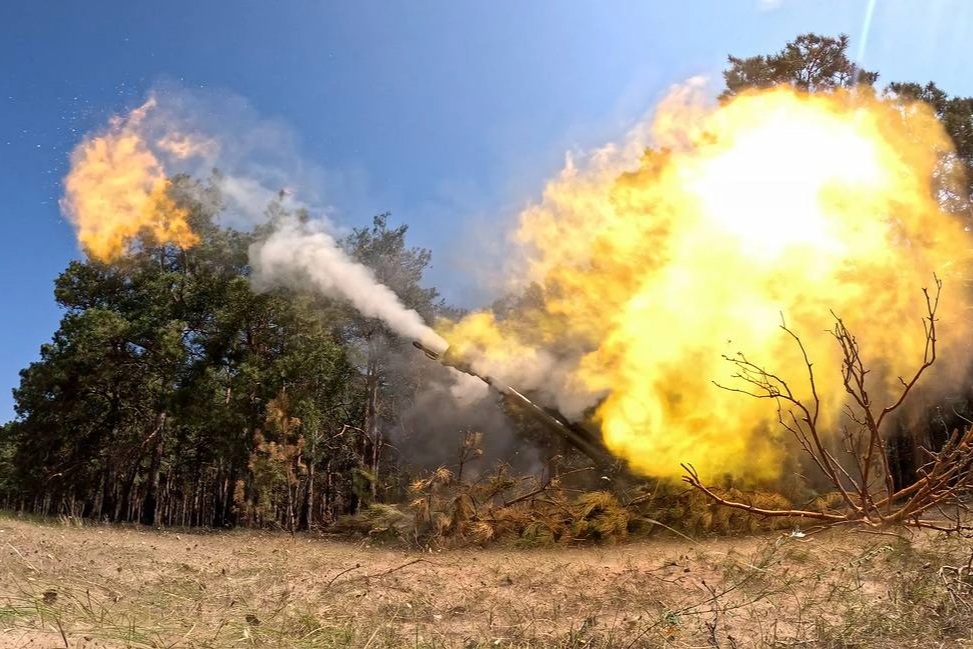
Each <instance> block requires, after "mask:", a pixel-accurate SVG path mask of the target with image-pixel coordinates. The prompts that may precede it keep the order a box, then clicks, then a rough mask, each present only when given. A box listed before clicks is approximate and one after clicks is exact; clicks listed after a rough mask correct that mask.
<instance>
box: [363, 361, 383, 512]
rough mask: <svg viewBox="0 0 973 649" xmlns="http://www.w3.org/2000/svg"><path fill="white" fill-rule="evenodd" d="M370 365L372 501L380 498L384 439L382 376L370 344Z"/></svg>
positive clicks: (367, 422) (368, 423) (367, 387)
mask: <svg viewBox="0 0 973 649" xmlns="http://www.w3.org/2000/svg"><path fill="white" fill-rule="evenodd" d="M368 356H369V358H368V366H367V368H366V371H365V433H366V434H367V436H368V441H370V442H371V445H372V448H371V451H372V452H371V454H370V455H371V456H370V457H367V458H365V464H366V466H368V469H369V472H370V473H371V484H370V485H369V490H370V492H371V496H372V501H373V502H374V501H376V500H377V499H378V479H379V468H380V462H381V457H382V440H381V439H380V436H381V433H380V432H379V427H378V392H379V383H380V377H379V374H378V362H377V360H376V359H375V351H374V349H372V348H371V344H369V353H368Z"/></svg>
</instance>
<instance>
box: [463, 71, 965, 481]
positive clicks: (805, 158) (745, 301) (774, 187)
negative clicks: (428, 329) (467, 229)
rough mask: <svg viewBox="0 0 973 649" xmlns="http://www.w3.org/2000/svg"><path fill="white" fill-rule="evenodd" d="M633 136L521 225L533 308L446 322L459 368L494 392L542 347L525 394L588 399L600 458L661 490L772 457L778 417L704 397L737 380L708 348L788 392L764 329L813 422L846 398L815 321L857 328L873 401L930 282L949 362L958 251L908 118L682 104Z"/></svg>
mask: <svg viewBox="0 0 973 649" xmlns="http://www.w3.org/2000/svg"><path fill="white" fill-rule="evenodd" d="M651 133H652V137H653V141H654V143H655V144H656V146H657V147H658V146H659V145H662V147H663V148H656V149H652V150H648V151H647V152H646V153H645V154H644V156H643V157H642V159H641V160H636V161H635V163H634V164H632V162H631V161H630V160H627V159H624V155H623V153H622V152H623V151H624V150H625V149H627V148H630V147H626V146H623V147H612V148H607V149H605V150H604V151H601V152H599V153H598V154H597V155H595V156H594V157H593V161H592V163H591V164H590V165H589V166H587V167H585V168H579V166H577V165H575V164H574V163H573V162H572V161H569V164H568V166H567V168H566V169H565V170H564V171H563V172H562V174H561V175H560V176H559V177H558V178H556V179H554V180H553V181H551V182H550V183H549V184H548V186H547V188H546V190H545V193H544V197H543V200H542V202H541V203H540V204H538V205H535V206H532V207H531V208H529V209H527V210H526V211H525V212H523V213H522V215H521V218H520V225H519V229H518V230H517V233H516V240H517V242H518V243H519V244H520V245H521V246H522V248H523V250H524V252H525V256H526V260H527V263H526V272H525V279H526V280H527V282H536V283H537V284H539V285H540V286H541V287H543V299H541V300H540V302H539V304H537V305H534V306H533V307H532V308H530V309H527V310H520V311H517V312H516V315H515V316H514V317H512V318H509V319H506V320H504V319H498V318H492V317H486V316H485V315H483V314H474V315H473V316H471V317H468V318H466V319H464V320H462V321H461V322H459V323H455V324H452V325H449V326H447V327H445V328H444V333H445V335H446V337H447V339H452V341H453V342H454V344H457V345H458V348H459V349H461V350H464V351H466V352H467V353H470V354H471V355H472V357H473V358H472V360H473V363H474V367H479V368H480V369H481V370H483V368H484V367H487V368H488V370H486V371H488V373H492V374H494V375H497V376H501V377H503V376H504V375H505V374H506V378H507V380H509V381H510V382H512V383H513V382H516V381H517V380H518V379H519V378H520V377H522V376H523V374H522V373H521V371H520V370H519V369H518V368H517V367H514V364H515V363H516V362H521V363H522V362H523V360H524V359H526V358H531V357H532V354H533V355H536V354H537V353H538V351H537V350H547V351H549V352H550V353H552V354H554V355H557V356H558V357H559V358H561V359H562V365H561V366H560V368H561V370H564V367H565V364H566V368H567V369H566V370H564V373H565V376H562V377H558V378H556V379H552V382H553V383H554V384H555V385H557V386H559V387H557V389H556V390H552V389H551V386H550V385H545V384H544V383H543V382H540V383H537V384H535V385H531V386H527V387H533V388H536V389H538V390H540V391H542V392H544V391H545V390H546V391H547V392H552V391H553V392H556V393H557V392H560V393H563V392H564V391H566V390H567V391H571V390H573V391H574V392H575V393H578V392H579V391H580V392H586V393H587V398H588V400H589V405H590V404H597V410H596V411H595V413H594V420H595V421H596V422H597V423H598V424H599V425H600V427H601V431H602V434H603V436H604V439H605V442H606V444H607V445H608V447H609V448H610V449H611V450H612V451H613V452H614V453H616V454H618V455H619V456H620V457H623V458H625V459H626V460H627V461H628V462H629V463H630V465H631V466H632V467H633V468H634V469H636V470H638V471H640V472H643V473H645V474H649V475H655V476H660V477H661V476H676V475H678V474H679V473H681V469H680V466H679V465H680V463H682V462H690V463H692V464H694V465H695V467H696V468H697V469H698V470H699V471H700V474H701V475H703V476H704V477H710V478H713V477H718V476H720V475H723V474H727V473H728V474H732V475H736V476H740V477H744V478H748V479H752V480H764V481H767V480H773V479H775V478H777V477H778V476H779V473H780V471H781V464H782V460H783V453H784V452H783V450H782V445H781V443H780V439H779V435H780V426H779V424H778V421H777V410H776V406H775V404H774V403H773V402H772V401H771V400H758V399H752V398H748V397H746V396H743V395H741V394H739V393H736V392H732V391H728V390H726V389H723V388H721V387H719V386H718V385H717V383H718V384H720V385H724V386H729V387H746V386H744V385H741V384H740V382H739V380H738V379H734V377H733V376H732V374H733V367H732V365H731V364H730V363H729V362H728V361H727V360H726V359H725V358H724V356H725V355H729V356H732V355H734V354H736V353H738V352H742V353H745V354H746V355H747V358H748V359H751V360H752V361H754V362H756V363H758V364H760V365H762V366H764V367H766V368H767V369H770V370H773V371H775V372H777V373H779V374H780V375H781V376H782V377H783V378H784V379H785V380H787V381H788V382H789V384H790V385H791V387H792V388H793V389H794V390H795V392H796V393H797V396H799V397H801V398H808V397H809V393H808V387H807V386H808V381H807V368H806V366H805V363H804V361H803V358H802V357H801V354H800V350H799V349H798V348H797V347H796V345H795V344H794V341H793V339H791V338H789V337H788V336H787V335H786V334H784V333H783V332H782V330H781V329H780V324H781V319H782V318H783V319H784V320H785V321H786V323H787V325H788V327H790V328H791V329H793V330H794V331H795V332H797V333H798V334H799V335H800V336H801V339H802V341H803V342H804V344H805V346H806V348H807V351H808V354H809V356H810V358H811V361H812V362H813V367H814V372H815V375H816V378H817V385H818V389H819V392H820V396H821V400H822V416H823V424H824V425H825V426H833V425H835V424H836V423H837V422H838V421H839V418H840V416H841V408H842V406H843V405H844V399H845V391H844V388H843V386H842V384H841V376H840V357H839V356H838V354H837V351H838V350H837V347H836V344H835V341H834V340H833V338H832V337H830V336H829V335H828V334H827V333H826V331H827V330H829V329H830V328H831V326H832V324H833V316H832V314H831V312H832V311H834V312H835V313H836V314H837V315H839V316H840V317H842V318H843V319H844V320H845V322H846V323H847V325H848V326H849V328H850V329H851V330H852V331H853V332H854V333H855V334H856V335H857V337H858V339H859V341H860V343H861V345H862V351H863V354H864V356H865V357H866V362H868V363H869V364H871V366H872V367H873V368H874V369H875V374H874V375H870V378H871V379H872V380H873V381H874V383H873V386H872V389H873V390H874V391H875V395H874V396H875V397H876V398H877V399H878V400H879V401H880V400H881V399H882V398H883V397H884V396H885V395H886V394H887V393H888V391H887V388H890V387H892V385H893V383H894V382H895V381H897V377H898V376H902V375H906V374H908V373H909V372H910V371H914V369H915V367H916V366H917V365H918V364H919V363H921V361H922V357H923V349H924V344H925V336H924V330H923V327H922V323H921V318H922V316H923V315H924V313H925V303H924V302H923V296H922V292H921V290H922V288H923V287H928V286H930V285H931V284H932V282H933V274H934V273H938V274H939V276H940V277H941V278H942V279H943V280H944V285H945V288H944V298H943V302H942V304H941V306H940V310H939V318H940V322H939V323H938V324H939V328H940V346H941V349H942V352H943V353H942V356H944V357H949V356H950V355H954V356H955V355H956V354H958V353H959V351H958V349H959V346H960V344H961V341H962V340H963V339H964V337H965V336H966V335H967V324H966V308H967V300H966V297H965V291H966V286H965V283H966V278H967V277H968V272H969V269H970V263H969V262H970V240H969V238H968V235H967V234H966V232H965V231H964V229H963V227H962V225H961V224H960V223H959V222H958V220H956V219H955V218H954V217H951V216H948V215H946V214H944V213H943V212H942V211H941V210H940V208H939V206H938V204H937V201H936V196H935V192H934V190H933V180H932V179H933V175H934V172H935V171H936V170H937V163H938V161H940V160H942V156H943V155H944V153H946V152H947V151H949V149H950V144H949V140H948V138H947V136H946V135H945V133H944V131H943V130H942V128H941V126H940V124H939V123H938V122H937V120H936V119H935V117H934V116H933V114H932V112H931V111H930V110H928V109H927V108H926V107H924V106H920V105H903V104H899V103H895V102H893V101H891V100H883V99H881V98H876V97H873V96H870V95H865V94H861V95H852V94H848V93H842V92H839V93H834V94H829V95H807V94H800V93H796V92H794V91H791V90H789V89H774V90H770V91H762V92H754V93H751V94H746V95H743V96H740V97H738V98H736V99H734V100H733V101H732V102H730V103H728V104H726V105H723V106H719V107H714V108H709V109H704V108H702V107H701V106H700V104H699V103H698V102H695V101H686V100H685V97H682V96H680V97H676V98H675V99H673V100H670V101H666V102H663V104H662V105H661V106H660V108H659V110H658V112H657V114H656V116H655V119H654V121H653V122H652V124H651ZM629 144H630V143H629ZM939 169H940V171H941V167H940V168H939ZM963 353H964V354H965V352H963ZM559 396H560V395H559V394H555V395H554V398H555V400H556V399H557V398H558V397H559Z"/></svg>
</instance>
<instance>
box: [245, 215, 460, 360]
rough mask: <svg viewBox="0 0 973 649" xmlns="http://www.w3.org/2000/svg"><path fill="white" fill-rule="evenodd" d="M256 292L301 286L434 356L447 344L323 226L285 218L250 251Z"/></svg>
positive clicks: (444, 348) (442, 350)
mask: <svg viewBox="0 0 973 649" xmlns="http://www.w3.org/2000/svg"><path fill="white" fill-rule="evenodd" d="M250 264H251V266H252V268H253V282H254V286H255V288H257V289H266V288H269V287H271V286H275V285H283V286H291V287H298V288H299V287H305V286H308V285H310V286H312V287H313V288H314V289H315V290H317V291H319V292H320V293H321V294H323V295H326V296H328V297H333V298H340V299H343V300H346V301H348V302H349V303H350V304H351V305H352V306H354V307H355V308H356V309H357V310H358V311H359V312H360V313H361V314H362V315H364V316H366V317H369V318H378V319H380V320H382V321H383V322H384V323H385V324H387V325H388V326H389V327H390V328H391V329H392V330H394V331H395V332H396V333H398V334H399V335H401V336H404V337H406V338H411V339H413V340H418V341H420V342H422V343H423V344H424V345H426V346H427V347H429V348H430V349H433V350H434V351H436V352H437V353H442V352H444V351H445V350H446V347H447V343H446V341H445V340H443V339H442V337H440V336H439V335H438V334H437V333H436V332H435V331H433V330H432V329H431V328H430V327H429V326H428V325H426V323H425V322H423V320H422V317H421V316H420V315H419V314H418V313H416V312H415V311H414V310H412V309H409V308H406V307H405V305H403V304H402V301H401V300H400V299H399V297H398V296H397V295H396V294H395V292H394V291H392V289H390V288H389V287H387V286H385V285H384V284H381V283H380V282H379V281H378V280H377V279H376V278H375V275H374V273H373V272H372V271H371V269H369V268H368V267H366V266H364V265H362V264H360V263H358V262H357V261H355V260H354V259H352V258H351V257H349V256H348V254H347V253H346V252H345V251H344V250H343V249H342V248H341V246H340V245H339V244H338V242H337V241H335V239H334V237H332V236H331V235H330V234H329V233H328V232H327V231H325V227H324V224H323V223H321V222H315V221H307V222H301V221H299V220H298V219H284V220H283V221H282V222H281V223H280V225H279V226H278V227H277V229H276V230H275V231H274V232H273V234H271V235H270V236H269V237H268V238H267V239H266V240H264V241H261V242H258V243H255V244H253V245H252V246H251V247H250Z"/></svg>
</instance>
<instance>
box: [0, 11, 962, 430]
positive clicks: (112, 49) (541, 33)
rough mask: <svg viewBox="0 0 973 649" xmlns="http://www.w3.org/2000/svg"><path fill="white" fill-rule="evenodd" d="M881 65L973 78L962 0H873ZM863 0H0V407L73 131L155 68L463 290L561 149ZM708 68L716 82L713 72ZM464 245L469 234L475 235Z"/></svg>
mask: <svg viewBox="0 0 973 649" xmlns="http://www.w3.org/2000/svg"><path fill="white" fill-rule="evenodd" d="M873 4H874V11H873V20H872V21H871V23H870V25H869V26H870V28H869V29H868V38H867V41H866V42H865V47H864V49H863V55H864V64H865V66H866V67H869V68H872V69H877V70H878V71H879V72H881V75H882V76H881V79H880V81H881V82H889V81H893V80H901V81H912V80H914V81H923V82H924V81H927V80H935V81H937V83H939V85H940V86H941V87H943V88H944V89H946V90H947V91H948V92H951V93H953V94H959V95H973V77H971V76H970V75H969V73H968V67H969V63H970V59H969V49H968V43H969V42H971V40H973V39H971V37H973V3H970V2H968V0H930V2H914V1H912V0H876V1H875V2H874V3H873ZM868 6H869V2H868V1H867V0H779V1H777V2H774V1H771V0H681V1H679V2H662V1H659V2H654V1H653V2H650V1H648V0H645V1H641V2H636V1H635V0H630V1H625V2H622V1H612V0H599V1H598V2H581V1H580V0H579V1H567V0H531V1H530V2H523V1H518V0H501V1H494V2H472V1H460V0H440V1H438V2H434V1H431V0H429V1H427V0H409V1H408V2H403V1H399V0H386V1H383V2H378V1H372V2H370V1H362V2H336V1H335V2H325V1H316V2H312V1H311V0H292V1H286V0H281V1H278V2H267V1H266V0H258V1H253V0H234V1H233V2H216V1H215V0H209V1H207V0H193V1H185V0H168V1H167V2H164V3H151V2H131V1H130V0H129V1H126V2H119V1H115V0H99V1H96V2H82V1H81V0H57V1H55V0H4V2H2V3H0V224H2V226H3V232H4V234H5V237H4V243H5V246H4V251H3V254H2V255H0V299H2V303H3V305H4V308H3V315H2V317H0V421H5V420H6V419H8V418H10V417H11V416H12V415H13V409H12V399H11V396H10V388H12V387H14V386H15V385H16V384H17V382H18V375H17V373H18V371H19V370H20V368H22V367H24V366H26V365H27V364H28V363H30V362H31V361H32V360H35V359H36V358H37V351H38V347H39V346H40V345H41V344H42V343H43V342H45V341H47V340H49V339H50V336H51V334H52V333H53V332H54V330H55V329H56V327H57V322H58V319H59V317H60V313H59V311H58V309H57V307H56V305H55V304H54V301H53V297H52V288H53V280H54V278H55V277H56V275H57V274H58V273H59V272H60V271H61V270H62V269H63V268H64V267H65V266H66V265H67V263H68V262H69V261H70V260H71V259H72V258H75V257H77V256H78V254H79V253H78V250H77V246H76V244H75V240H74V233H73V231H72V229H71V227H70V225H69V224H68V223H67V222H66V221H65V220H64V218H63V217H62V216H61V214H60V213H59V210H58V206H57V201H58V198H59V197H60V193H61V185H60V183H61V179H62V178H63V175H64V173H65V172H66V169H67V159H68V155H69V153H70V151H71V149H72V147H73V146H74V145H75V144H77V143H78V141H79V140H80V139H81V137H82V136H83V134H84V133H85V132H86V131H89V130H91V129H96V128H99V127H101V126H102V125H103V124H104V123H105V121H106V120H107V118H108V117H109V116H110V115H112V114H114V113H118V112H121V111H124V110H126V109H129V108H131V107H133V106H135V105H137V104H138V103H141V101H142V100H144V98H145V96H146V93H147V92H148V91H149V90H150V89H151V88H153V87H154V86H156V85H158V84H160V83H168V84H179V85H182V86H184V87H186V88H189V89H194V88H204V89H207V90H216V91H220V92H227V93H233V94H236V95H239V96H242V97H243V98H245V99H246V100H247V101H248V102H249V104H250V106H251V107H252V108H253V110H254V111H256V112H257V113H258V114H259V115H261V116H263V117H265V118H269V119H274V120H278V121H280V122H282V123H284V124H286V125H287V126H288V128H289V129H291V130H292V131H293V132H294V133H296V134H297V136H298V148H299V150H300V154H301V156H302V158H303V159H304V160H306V161H308V162H309V164H313V165H317V166H320V167H321V168H322V169H323V170H324V171H325V172H326V177H327V178H328V179H329V182H328V186H327V187H325V189H324V193H325V194H326V196H325V200H326V201H328V202H329V203H331V204H333V205H334V206H335V208H336V213H335V220H336V221H338V222H339V223H341V224H344V225H348V226H353V225H358V224H362V223H365V222H366V221H367V219H368V218H370V216H371V215H372V214H375V213H378V212H382V211H386V210H390V211H392V213H393V216H394V219H395V220H396V221H397V222H406V223H408V224H409V225H410V228H411V230H410V232H411V233H412V243H414V244H416V245H422V246H425V247H429V248H431V249H432V250H433V254H434V269H433V272H432V273H431V275H430V277H429V279H430V281H431V283H433V284H435V285H437V286H439V287H440V288H441V289H442V290H443V291H444V293H445V294H446V296H447V297H448V298H450V299H451V300H453V301H456V302H464V303H467V304H469V303H470V302H471V301H475V300H476V296H477V295H478V293H477V291H476V284H475V281H474V280H473V278H472V275H473V274H472V273H470V268H469V264H470V263H471V258H472V259H475V250H476V244H477V237H478V234H477V233H481V232H483V231H484V228H494V229H495V228H500V227H502V224H503V223H505V222H508V221H509V218H510V216H511V215H512V214H514V213H516V212H517V210H518V209H519V208H520V207H522V206H523V205H525V204H526V203H527V202H528V201H530V200H531V199H532V198H534V197H537V196H538V195H539V192H540V191H541V189H542V188H543V184H544V180H545V179H546V178H548V177H550V176H551V175H552V174H553V173H555V172H556V171H557V169H559V168H560V166H561V164H562V163H563V160H564V154H565V151H567V150H569V149H578V148H581V149H584V148H590V147H593V146H598V145H599V144H602V143H604V142H607V141H611V140H613V139H617V138H618V137H619V136H620V135H621V134H622V133H623V132H624V131H625V130H627V128H628V127H630V126H631V125H632V124H633V123H634V122H635V121H637V120H638V119H639V118H640V117H641V116H643V115H645V114H646V113H647V112H648V111H649V110H650V109H651V107H652V106H653V104H654V103H655V101H656V100H658V99H659V98H660V97H661V96H662V95H663V94H664V93H665V91H666V89H667V88H668V87H669V86H670V85H672V84H674V83H678V82H680V81H682V80H684V79H686V78H688V77H691V76H695V75H707V76H711V77H713V78H715V79H717V80H718V77H719V73H720V71H721V70H722V68H723V65H724V62H725V57H726V55H727V54H730V53H732V54H735V55H738V56H746V55H752V54H758V53H768V52H772V51H776V50H778V49H780V48H781V47H782V46H783V45H784V43H785V42H786V41H788V40H790V39H792V38H793V37H795V36H796V35H797V34H799V33H802V32H808V31H814V32H818V33H822V34H828V35H835V34H838V33H841V32H844V33H847V34H849V35H850V36H851V37H852V41H853V42H852V49H853V51H854V53H856V54H857V53H858V52H859V49H860V48H861V47H862V44H863V38H862V37H863V35H864V33H863V29H864V27H865V17H866V15H867V13H868V11H867V9H868ZM717 85H718V84H717ZM471 252H472V254H471Z"/></svg>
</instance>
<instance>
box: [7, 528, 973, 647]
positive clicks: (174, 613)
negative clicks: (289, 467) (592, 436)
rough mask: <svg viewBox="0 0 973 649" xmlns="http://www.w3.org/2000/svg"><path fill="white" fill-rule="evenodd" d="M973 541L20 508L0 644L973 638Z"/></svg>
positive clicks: (938, 641)
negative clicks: (225, 520)
mask: <svg viewBox="0 0 973 649" xmlns="http://www.w3.org/2000/svg"><path fill="white" fill-rule="evenodd" d="M971 547H973V546H971V542H970V541H969V540H968V539H959V538H956V537H952V538H946V537H943V536H942V535H932V534H921V535H920V534H916V535H912V536H910V535H908V534H906V533H905V532H903V533H901V534H888V533H878V534H876V533H864V532H860V531H859V532H855V531H850V530H845V531H834V530H833V531H829V532H825V533H820V534H815V535H810V536H806V537H800V536H795V535H791V534H776V535H769V536H763V537H748V538H732V539H727V538H722V539H704V540H700V541H694V542H691V541H688V540H686V539H682V538H679V537H675V536H673V537H671V538H668V539H665V538H658V539H653V540H649V541H643V542H632V543H628V544H623V545H615V546H601V547H590V546H589V547H581V548H577V547H556V548H551V549H542V550H538V549H530V550H524V549H517V548H498V547H492V548H487V549H464V550H449V551H444V552H415V551H403V550H399V549H389V548H381V547H371V546H370V545H369V544H368V543H367V542H362V543H353V542H348V541H336V540H329V539H325V538H322V537H318V536H309V535H296V536H291V535H287V534H276V533H261V532H252V531H250V532H243V531H235V532H187V531H172V530H169V531H154V530H147V529H143V528H134V527H129V528H119V527H109V526H97V525H95V526H73V525H67V524H60V523H42V522H30V521H24V520H19V519H16V518H11V517H3V518H0V647H4V648H5V647H31V648H33V647H38V648H41V647H44V648H47V647H79V648H80V647H87V648H92V649H93V648H95V647H100V648H106V649H108V648H115V647H238V646H277V647H367V648H377V647H461V648H463V649H472V648H474V647H663V646H664V647H718V648H719V647H726V648H731V647H764V646H766V647H790V646H803V647H909V646H916V647H920V646H921V647H928V646H932V647H936V646H942V647H961V646H973V630H971V629H973V624H971V623H973V589H971V586H973V578H971V575H970V569H969V568H968V567H967V566H968V565H969V564H968V562H969V561H970V557H971V551H973V550H971Z"/></svg>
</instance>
